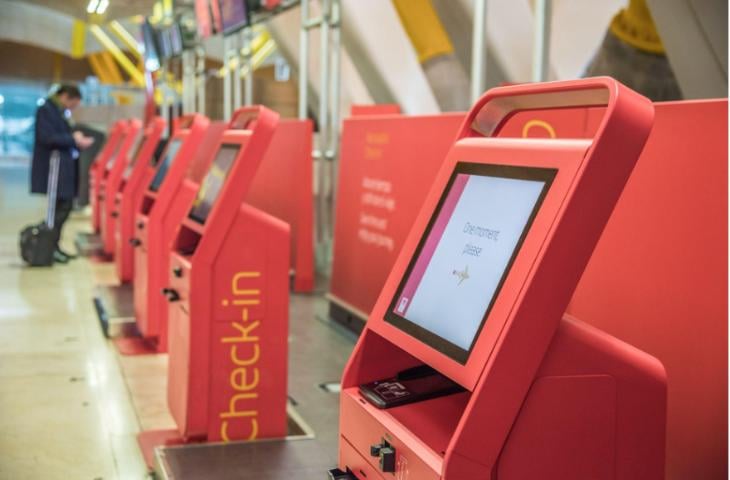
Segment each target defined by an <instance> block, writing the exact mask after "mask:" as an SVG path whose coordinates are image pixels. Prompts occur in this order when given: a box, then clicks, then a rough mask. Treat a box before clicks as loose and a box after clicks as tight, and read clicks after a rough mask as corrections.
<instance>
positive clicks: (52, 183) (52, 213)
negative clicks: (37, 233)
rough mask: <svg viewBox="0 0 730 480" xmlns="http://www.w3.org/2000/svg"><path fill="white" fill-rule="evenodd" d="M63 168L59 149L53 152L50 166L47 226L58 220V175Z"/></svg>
mask: <svg viewBox="0 0 730 480" xmlns="http://www.w3.org/2000/svg"><path fill="white" fill-rule="evenodd" d="M60 169H61V154H60V153H59V151H58V150H53V151H52V152H51V158H50V164H49V168H48V187H47V189H46V191H47V194H48V209H47V210H46V226H47V227H48V228H53V226H54V223H55V220H56V199H57V198H58V177H59V171H60Z"/></svg>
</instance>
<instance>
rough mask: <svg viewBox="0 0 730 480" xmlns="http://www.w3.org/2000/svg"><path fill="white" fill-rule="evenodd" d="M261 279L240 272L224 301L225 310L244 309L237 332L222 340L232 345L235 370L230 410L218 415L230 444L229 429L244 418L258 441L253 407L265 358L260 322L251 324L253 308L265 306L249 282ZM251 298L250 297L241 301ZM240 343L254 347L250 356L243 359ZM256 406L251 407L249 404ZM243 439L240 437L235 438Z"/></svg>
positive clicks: (251, 437) (230, 379)
mask: <svg viewBox="0 0 730 480" xmlns="http://www.w3.org/2000/svg"><path fill="white" fill-rule="evenodd" d="M259 277H261V272H253V271H249V272H238V273H236V274H235V275H233V278H232V279H231V295H232V298H231V299H227V298H224V299H222V300H221V305H223V306H224V307H229V306H236V307H240V309H241V318H240V321H236V320H234V321H232V322H231V326H232V327H233V328H234V329H235V330H236V332H235V333H233V334H230V335H228V336H225V337H223V338H221V343H231V344H233V345H231V346H230V359H231V363H232V366H233V370H232V371H231V372H230V374H229V376H228V383H229V386H230V387H231V389H233V390H234V392H235V393H234V395H232V396H231V398H230V399H229V402H228V411H224V412H221V413H220V414H219V415H218V416H219V418H220V420H221V425H220V437H221V438H222V439H223V441H224V442H228V441H230V437H229V434H228V428H229V425H230V422H232V420H231V419H243V420H240V421H250V425H251V427H250V428H251V433H250V434H249V436H248V440H254V439H256V438H257V437H258V434H259V423H258V418H257V417H258V414H259V412H258V410H254V409H252V408H251V407H253V406H254V405H255V400H257V399H258V398H259V395H258V392H257V391H256V388H257V387H258V386H259V383H260V381H261V372H260V370H259V368H258V367H255V366H254V365H256V364H257V363H258V362H259V360H260V359H261V347H260V346H259V344H258V342H259V337H258V335H255V334H254V332H255V331H256V329H257V328H258V327H259V325H260V324H261V322H260V321H259V320H256V321H249V309H248V306H249V305H260V304H261V290H260V289H258V288H255V287H256V286H257V285H251V282H247V281H246V279H255V278H259ZM241 297H248V298H241ZM239 343H249V344H251V345H252V347H251V350H250V351H249V350H248V348H247V349H246V352H250V354H249V355H248V356H246V354H245V353H244V354H243V358H241V357H239V353H240V352H239V350H238V347H239V345H237V344H239ZM249 402H250V403H253V404H254V405H247V403H249ZM234 436H235V437H236V438H241V436H240V435H239V434H235V435H234Z"/></svg>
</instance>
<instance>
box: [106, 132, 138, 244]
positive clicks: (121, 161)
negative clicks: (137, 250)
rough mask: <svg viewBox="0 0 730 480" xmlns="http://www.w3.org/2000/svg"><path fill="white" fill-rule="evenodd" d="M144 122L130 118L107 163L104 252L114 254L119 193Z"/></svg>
mask: <svg viewBox="0 0 730 480" xmlns="http://www.w3.org/2000/svg"><path fill="white" fill-rule="evenodd" d="M141 129H142V122H141V121H139V120H137V119H132V120H129V122H128V125H127V131H126V133H125V135H124V139H123V140H122V141H121V142H120V143H119V147H118V148H117V150H116V152H115V153H114V154H113V155H112V156H111V157H110V158H109V161H108V162H107V164H106V172H107V173H106V178H105V180H104V181H103V182H102V188H103V190H102V191H103V199H102V201H101V240H102V243H103V248H104V253H105V254H106V255H109V256H112V255H114V247H115V245H114V244H115V238H114V237H115V230H116V228H115V227H116V224H117V217H118V216H119V212H118V211H117V193H118V192H119V188H120V186H121V184H122V181H123V178H122V175H123V174H124V170H125V168H126V167H127V165H128V164H129V162H130V161H131V160H130V153H132V149H133V148H134V146H135V144H136V143H137V142H138V140H139V136H140V131H141Z"/></svg>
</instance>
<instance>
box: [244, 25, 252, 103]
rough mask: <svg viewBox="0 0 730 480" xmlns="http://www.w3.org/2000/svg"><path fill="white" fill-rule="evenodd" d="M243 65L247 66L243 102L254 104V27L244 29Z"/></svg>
mask: <svg viewBox="0 0 730 480" xmlns="http://www.w3.org/2000/svg"><path fill="white" fill-rule="evenodd" d="M242 53H243V65H244V66H245V68H246V77H245V78H244V82H245V83H246V89H245V90H244V97H243V104H244V105H253V28H251V27H246V28H245V29H244V30H243V50H242Z"/></svg>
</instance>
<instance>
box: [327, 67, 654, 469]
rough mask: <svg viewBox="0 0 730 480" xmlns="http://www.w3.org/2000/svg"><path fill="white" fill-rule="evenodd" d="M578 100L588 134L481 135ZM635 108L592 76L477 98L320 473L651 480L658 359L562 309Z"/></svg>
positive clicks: (395, 279) (374, 329)
mask: <svg viewBox="0 0 730 480" xmlns="http://www.w3.org/2000/svg"><path fill="white" fill-rule="evenodd" d="M583 105H585V106H594V105H606V106H607V108H606V112H605V116H604V118H603V120H602V125H601V126H600V128H599V129H598V131H597V133H596V135H595V138H593V139H592V140H557V139H509V138H490V137H493V136H495V135H496V134H498V132H499V130H500V127H501V126H502V125H503V123H504V121H505V120H506V119H507V118H508V117H509V116H511V115H512V114H514V113H515V112H518V111H523V110H530V109H547V108H562V107H577V106H583ZM653 115H654V109H653V105H652V104H651V102H650V101H649V100H647V99H646V98H644V97H641V96H640V95H638V94H636V93H635V92H633V91H631V90H629V89H627V88H626V87H624V86H622V85H621V84H619V83H618V82H616V81H615V80H613V79H609V78H594V79H586V80H579V81H570V82H554V83H545V84H536V85H519V86H512V87H504V88H497V89H494V90H490V91H489V92H487V93H486V94H485V95H484V96H483V97H482V98H481V99H480V100H479V101H478V102H477V104H476V105H475V106H474V107H473V108H472V110H471V111H470V112H469V114H468V115H467V117H466V120H465V123H464V124H463V126H462V128H461V130H460V133H459V135H458V137H457V140H456V142H455V144H454V145H453V147H452V149H451V150H450V152H449V154H448V156H447V158H446V161H445V163H444V165H443V167H442V169H441V170H440V172H439V174H438V175H437V177H436V180H435V183H434V186H433V188H432V189H431V191H430V192H429V194H428V195H427V197H426V198H425V200H424V203H423V208H422V209H421V211H420V213H419V215H418V217H417V218H416V220H415V223H414V225H413V228H412V229H411V231H410V233H409V235H408V237H407V239H406V241H405V243H404V246H403V248H402V250H401V253H400V255H399V256H398V259H397V261H396V263H395V265H394V267H393V269H392V271H391V273H390V275H389V277H388V279H387V281H386V283H385V285H384V286H383V289H382V292H381V294H380V296H379V298H378V301H377V303H376V305H375V307H374V309H373V311H372V313H371V314H370V317H369V319H368V321H367V324H366V326H365V330H364V331H363V333H362V335H361V337H360V339H359V341H358V343H357V345H356V347H355V350H354V352H353V355H352V357H351V358H350V360H349V363H348V365H347V367H346V369H345V372H344V375H343V380H342V394H341V401H340V402H341V403H340V408H341V410H340V441H339V465H338V468H337V469H333V470H331V471H329V476H330V478H333V479H360V480H365V479H367V480H376V479H391V478H395V479H398V480H429V479H448V480H464V479H470V478H485V479H486V478H489V479H500V480H504V479H510V480H512V479H538V478H539V479H555V480H557V479H560V480H566V479H575V480H579V479H580V480H583V479H588V478H590V479H602V480H603V479H606V480H608V479H617V478H620V479H622V480H639V479H642V480H647V479H652V480H659V479H663V478H664V449H665V420H666V375H665V372H664V368H663V367H662V365H661V363H659V361H657V360H656V359H654V358H653V357H650V356H649V355H647V354H645V353H643V352H641V351H639V350H637V349H635V348H633V347H631V346H629V345H627V344H625V343H623V342H621V341H619V340H618V339H616V338H613V337H611V336H609V335H607V334H605V333H603V332H601V331H599V330H596V329H594V328H592V327H589V326H587V325H586V324H584V323H582V322H580V321H579V320H576V319H573V318H570V317H568V316H565V314H564V312H565V309H566V307H567V305H568V302H569V300H570V298H571V296H572V294H573V291H574V289H575V287H576V285H577V283H578V280H579V279H580V276H581V274H582V272H583V269H584V268H585V266H586V264H587V262H588V260H589V258H590V256H591V254H592V252H593V249H594V247H595V245H596V243H597V242H598V239H599V237H600V235H601V233H602V231H603V228H604V226H605V225H606V222H607V221H608V219H609V216H610V214H611V212H612V210H613V208H614V206H615V204H616V202H617V200H618V198H619V196H620V195H621V192H622V189H623V187H624V185H625V183H626V181H627V179H628V178H629V176H630V174H631V172H632V169H633V167H634V164H635V163H636V161H637V159H638V158H639V155H640V153H641V151H642V148H643V146H644V143H645V141H646V139H647V137H648V134H649V131H650V130H651V127H652V123H653ZM626 234H627V235H631V232H626Z"/></svg>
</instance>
